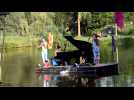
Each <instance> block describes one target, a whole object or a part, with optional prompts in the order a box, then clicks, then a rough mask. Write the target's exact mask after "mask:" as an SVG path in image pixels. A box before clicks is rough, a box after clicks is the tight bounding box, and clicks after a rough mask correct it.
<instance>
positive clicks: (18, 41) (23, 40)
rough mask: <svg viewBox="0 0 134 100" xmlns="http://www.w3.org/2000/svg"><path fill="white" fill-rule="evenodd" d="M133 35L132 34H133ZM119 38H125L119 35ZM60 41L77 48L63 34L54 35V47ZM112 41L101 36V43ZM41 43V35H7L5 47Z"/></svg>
mask: <svg viewBox="0 0 134 100" xmlns="http://www.w3.org/2000/svg"><path fill="white" fill-rule="evenodd" d="M131 37H132V36H131ZM118 38H124V37H122V36H119V37H118ZM75 39H77V40H83V41H87V42H91V38H89V37H84V36H81V37H75ZM58 42H59V43H60V45H61V46H62V47H64V44H67V49H69V50H74V49H76V48H75V47H74V46H73V45H72V44H71V43H70V42H69V41H67V40H66V39H65V38H64V37H63V36H62V35H61V34H59V35H55V36H54V42H53V48H56V44H57V43H58ZM110 43H111V37H103V38H101V44H103V45H107V44H110ZM38 44H39V37H37V36H36V37H35V36H33V37H28V36H6V38H5V47H6V48H21V47H32V46H37V45H38Z"/></svg>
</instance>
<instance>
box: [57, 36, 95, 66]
mask: <svg viewBox="0 0 134 100" xmlns="http://www.w3.org/2000/svg"><path fill="white" fill-rule="evenodd" d="M64 37H65V38H66V39H67V40H68V41H69V42H71V43H72V44H73V45H74V46H75V47H77V48H78V50H74V51H69V52H60V53H57V56H56V57H55V59H60V60H61V61H63V62H67V63H68V64H69V65H72V64H74V63H78V64H79V63H80V56H81V55H84V58H85V59H86V63H91V64H93V52H92V44H91V43H88V42H86V41H81V40H75V39H74V38H73V37H72V36H64Z"/></svg>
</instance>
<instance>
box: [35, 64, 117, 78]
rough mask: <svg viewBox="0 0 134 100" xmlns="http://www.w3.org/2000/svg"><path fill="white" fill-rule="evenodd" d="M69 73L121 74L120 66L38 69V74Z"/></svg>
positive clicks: (100, 65)
mask: <svg viewBox="0 0 134 100" xmlns="http://www.w3.org/2000/svg"><path fill="white" fill-rule="evenodd" d="M66 71H67V72H68V74H70V75H71V74H82V75H90V76H96V77H101V76H110V75H117V74H119V69H118V64H117V63H113V64H99V65H79V66H77V67H74V66H73V65H69V66H53V67H49V68H37V69H36V73H40V74H60V73H61V72H66Z"/></svg>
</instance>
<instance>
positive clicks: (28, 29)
mask: <svg viewBox="0 0 134 100" xmlns="http://www.w3.org/2000/svg"><path fill="white" fill-rule="evenodd" d="M124 14H125V21H126V22H131V23H134V12H124ZM78 16H80V17H78ZM78 18H80V19H79V21H80V23H79V24H78ZM0 19H1V18H0ZM110 24H111V25H112V24H114V15H113V12H11V13H10V15H9V16H7V19H6V31H7V33H12V35H19V36H26V35H39V34H40V33H42V32H43V33H46V32H48V31H51V32H53V33H54V34H56V33H64V32H65V31H66V28H67V27H68V30H69V31H70V32H71V33H72V35H75V36H76V35H78V33H79V34H80V35H90V34H91V33H92V31H95V30H96V29H100V28H103V27H104V26H105V25H110ZM0 25H2V22H0ZM78 25H79V26H80V27H79V28H80V32H78Z"/></svg>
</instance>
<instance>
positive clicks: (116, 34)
mask: <svg viewBox="0 0 134 100" xmlns="http://www.w3.org/2000/svg"><path fill="white" fill-rule="evenodd" d="M115 36H116V62H117V63H118V62H119V56H118V27H117V24H115Z"/></svg>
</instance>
